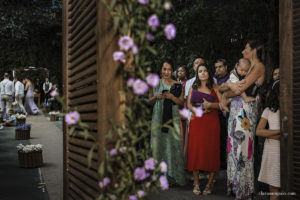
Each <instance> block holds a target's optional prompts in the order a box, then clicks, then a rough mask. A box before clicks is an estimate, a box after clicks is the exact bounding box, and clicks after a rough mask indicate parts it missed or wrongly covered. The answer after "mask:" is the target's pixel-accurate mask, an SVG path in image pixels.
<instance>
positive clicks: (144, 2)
mask: <svg viewBox="0 0 300 200" xmlns="http://www.w3.org/2000/svg"><path fill="white" fill-rule="evenodd" d="M138 2H139V3H140V4H143V5H147V4H148V3H149V0H138Z"/></svg>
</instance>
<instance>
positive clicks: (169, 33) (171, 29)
mask: <svg viewBox="0 0 300 200" xmlns="http://www.w3.org/2000/svg"><path fill="white" fill-rule="evenodd" d="M164 31H165V35H166V38H167V39H168V40H172V39H174V38H175V37H176V28H175V26H174V25H173V24H167V25H166V27H165V29H164Z"/></svg>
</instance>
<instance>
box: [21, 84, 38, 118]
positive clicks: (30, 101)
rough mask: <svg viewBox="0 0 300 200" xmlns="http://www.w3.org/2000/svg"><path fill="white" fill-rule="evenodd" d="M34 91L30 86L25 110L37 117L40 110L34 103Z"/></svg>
mask: <svg viewBox="0 0 300 200" xmlns="http://www.w3.org/2000/svg"><path fill="white" fill-rule="evenodd" d="M33 98H34V91H33V88H31V86H30V85H29V87H28V90H27V93H26V97H25V105H24V107H25V110H26V112H27V113H28V114H30V115H37V114H38V113H39V109H38V107H37V106H36V104H35V103H34V99H33Z"/></svg>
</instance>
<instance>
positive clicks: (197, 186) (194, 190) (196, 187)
mask: <svg viewBox="0 0 300 200" xmlns="http://www.w3.org/2000/svg"><path fill="white" fill-rule="evenodd" d="M193 193H194V194H195V195H199V194H201V190H200V187H199V184H197V185H194V189H193Z"/></svg>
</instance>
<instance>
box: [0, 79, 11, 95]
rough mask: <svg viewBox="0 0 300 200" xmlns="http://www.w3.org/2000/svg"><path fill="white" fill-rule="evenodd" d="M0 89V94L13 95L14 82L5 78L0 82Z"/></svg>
mask: <svg viewBox="0 0 300 200" xmlns="http://www.w3.org/2000/svg"><path fill="white" fill-rule="evenodd" d="M0 90H1V95H4V94H6V95H11V96H13V95H14V92H15V87H14V83H13V82H12V81H10V80H9V79H8V78H5V79H4V80H3V81H1V83H0Z"/></svg>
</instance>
